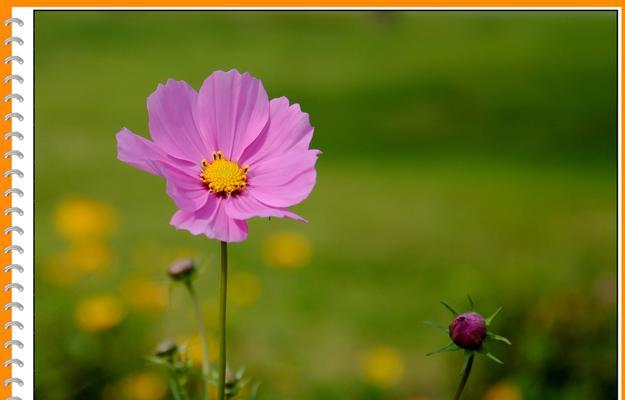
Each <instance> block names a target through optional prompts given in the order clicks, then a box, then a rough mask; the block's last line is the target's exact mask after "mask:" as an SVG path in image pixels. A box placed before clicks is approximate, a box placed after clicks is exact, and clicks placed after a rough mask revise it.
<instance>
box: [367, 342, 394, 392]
mask: <svg viewBox="0 0 625 400" xmlns="http://www.w3.org/2000/svg"><path fill="white" fill-rule="evenodd" d="M361 368H362V372H363V375H364V378H365V380H366V381H367V382H369V383H371V384H373V385H376V386H379V387H381V388H390V387H392V386H393V385H395V384H396V383H397V382H399V380H400V379H401V378H402V375H403V374H404V362H403V360H402V358H401V355H400V354H399V352H398V351H397V350H395V349H394V348H392V347H389V346H382V347H376V348H373V349H371V350H369V351H367V352H366V354H365V356H364V357H363V359H362V364H361Z"/></svg>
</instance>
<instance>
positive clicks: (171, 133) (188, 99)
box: [148, 79, 210, 164]
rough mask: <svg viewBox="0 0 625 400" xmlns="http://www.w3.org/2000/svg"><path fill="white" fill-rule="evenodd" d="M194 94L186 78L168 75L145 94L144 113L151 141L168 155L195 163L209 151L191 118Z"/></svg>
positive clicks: (194, 103) (195, 100) (194, 100)
mask: <svg viewBox="0 0 625 400" xmlns="http://www.w3.org/2000/svg"><path fill="white" fill-rule="evenodd" d="M197 96H198V95H197V92H196V91H195V89H193V88H192V87H191V86H189V85H188V84H187V83H186V82H184V81H175V80H173V79H170V80H168V81H167V83H166V84H165V85H162V84H161V85H158V87H157V88H156V91H154V93H152V94H151V95H150V96H149V97H148V113H149V115H150V134H151V135H152V138H153V139H154V142H155V143H156V144H158V145H159V146H160V147H161V148H163V149H167V152H168V153H169V154H170V155H173V156H175V157H178V158H182V159H186V160H189V161H192V162H195V163H197V164H199V163H200V162H201V161H202V159H204V158H207V157H209V156H210V151H209V146H208V141H207V140H205V139H204V138H203V137H202V135H201V134H200V131H199V129H198V128H197V125H196V121H195V119H194V118H195V114H196V111H195V108H196V104H197Z"/></svg>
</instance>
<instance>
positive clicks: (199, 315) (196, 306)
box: [186, 280, 210, 400]
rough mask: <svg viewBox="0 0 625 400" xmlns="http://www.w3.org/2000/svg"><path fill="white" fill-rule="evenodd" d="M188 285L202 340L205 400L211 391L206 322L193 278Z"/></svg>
mask: <svg viewBox="0 0 625 400" xmlns="http://www.w3.org/2000/svg"><path fill="white" fill-rule="evenodd" d="M186 287H187V290H189V296H190V297H191V302H192V303H193V309H194V311H195V320H196V323H197V330H198V332H199V334H200V339H201V341H202V378H203V379H204V400H208V398H209V391H210V390H209V387H210V361H209V358H208V338H207V336H206V330H205V329H204V324H203V323H202V311H201V310H200V302H199V300H198V298H197V294H196V292H195V289H194V288H193V283H192V282H191V280H189V281H187V283H186Z"/></svg>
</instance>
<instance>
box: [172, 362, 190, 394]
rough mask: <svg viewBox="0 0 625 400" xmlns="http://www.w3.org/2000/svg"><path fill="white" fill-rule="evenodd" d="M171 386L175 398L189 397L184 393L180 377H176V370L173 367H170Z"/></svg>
mask: <svg viewBox="0 0 625 400" xmlns="http://www.w3.org/2000/svg"><path fill="white" fill-rule="evenodd" d="M169 388H170V389H171V393H172V395H173V396H174V399H175V400H185V399H186V398H187V396H184V395H183V391H182V388H181V387H180V382H178V378H177V377H176V372H175V371H174V370H173V367H170V370H169Z"/></svg>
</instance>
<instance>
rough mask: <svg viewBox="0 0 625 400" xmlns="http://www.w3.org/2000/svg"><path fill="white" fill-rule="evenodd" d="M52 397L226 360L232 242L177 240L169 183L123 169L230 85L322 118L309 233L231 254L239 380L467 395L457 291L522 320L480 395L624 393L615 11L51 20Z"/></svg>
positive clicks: (46, 146)
mask: <svg viewBox="0 0 625 400" xmlns="http://www.w3.org/2000/svg"><path fill="white" fill-rule="evenodd" d="M35 19H36V25H35V36H36V43H35V56H36V57H35V73H36V86H35V90H36V98H35V111H36V120H37V123H36V126H35V130H36V141H35V150H36V162H35V168H36V203H35V204H36V215H37V219H36V274H35V275H36V277H35V279H36V346H37V352H36V368H35V369H36V370H35V377H36V395H37V398H41V399H47V400H48V399H49V400H56V399H136V400H158V399H163V398H168V397H167V396H168V394H167V393H166V387H165V386H164V385H165V383H166V381H165V380H164V376H163V375H162V371H161V370H160V369H159V368H157V367H154V366H151V365H150V364H149V363H148V362H147V361H146V357H147V356H148V355H149V354H150V352H151V351H152V349H153V348H154V347H155V346H156V344H157V343H158V342H159V341H160V340H161V339H163V338H166V337H172V338H176V339H177V340H179V341H181V342H185V343H187V344H188V345H189V356H190V357H191V359H192V360H194V362H196V361H197V357H198V353H199V352H198V350H199V347H198V342H197V337H196V335H195V334H194V332H195V329H194V323H193V318H192V317H193V315H192V312H191V309H190V306H189V303H188V299H187V296H186V293H185V292H184V290H182V288H180V287H174V288H171V287H170V285H169V283H168V282H167V279H166V276H165V274H164V271H165V269H166V268H167V266H168V265H169V264H170V262H171V261H173V260H174V259H176V258H177V257H180V256H192V257H194V258H195V259H196V260H198V261H199V262H200V263H201V266H202V273H201V275H200V276H199V279H198V282H197V285H198V290H199V292H200V296H201V298H202V310H203V313H204V317H205V319H206V324H207V327H208V329H209V334H210V336H211V356H213V357H214V356H215V354H216V353H215V335H216V321H217V315H216V306H217V302H216V291H217V285H218V282H217V276H218V274H217V271H218V267H217V264H216V262H217V260H218V244H217V243H216V242H215V241H211V240H207V239H206V238H204V237H194V236H192V235H190V234H189V233H187V232H184V231H176V230H175V229H174V228H173V227H171V226H169V224H168V221H169V218H170V216H171V215H172V214H173V212H174V210H175V207H174V205H173V203H172V201H171V200H170V199H169V198H168V197H167V196H166V194H165V190H164V183H163V182H162V181H161V180H160V179H158V178H156V177H153V176H149V175H147V174H145V173H143V172H140V171H137V170H135V169H133V168H131V167H129V166H127V165H125V164H122V163H121V162H119V161H117V159H116V144H115V139H114V134H115V133H116V132H117V131H118V130H119V129H120V128H121V127H123V126H126V127H128V128H130V129H131V130H133V131H135V132H137V133H140V134H143V135H146V136H147V135H148V134H149V133H148V128H147V111H146V107H145V100H146V97H147V96H148V95H149V94H150V93H151V92H152V91H153V90H154V89H155V88H156V85H157V84H158V83H160V82H165V81H166V80H167V79H168V78H175V79H183V80H186V81H188V82H189V83H191V84H192V85H193V86H194V87H196V88H198V87H199V85H200V84H201V82H202V81H203V79H204V78H205V77H206V76H207V75H209V74H210V73H211V72H212V71H214V70H217V69H224V70H228V69H230V68H237V69H239V70H240V71H249V72H251V73H252V74H253V75H255V76H256V77H258V78H260V79H262V81H263V83H264V85H265V88H266V89H267V91H268V93H269V96H270V97H279V96H283V95H286V96H288V97H289V98H290V99H291V101H293V102H297V103H300V104H301V106H302V108H303V110H304V111H306V112H308V113H310V116H311V121H312V123H313V125H314V126H315V128H316V130H315V137H314V139H313V147H314V148H319V149H322V150H323V152H324V154H323V156H322V157H321V158H320V160H319V162H318V172H319V175H318V183H317V187H316V189H315V190H314V192H313V194H312V195H311V197H310V198H309V199H308V200H307V201H305V202H304V203H302V204H301V205H298V206H297V207H295V208H294V209H295V210H296V211H297V212H298V213H300V214H301V215H303V216H305V217H306V218H308V219H309V220H310V221H311V222H310V224H307V225H306V224H300V223H297V222H293V221H282V220H271V221H267V220H253V221H252V222H251V224H250V236H249V240H247V241H246V242H244V243H240V244H234V245H232V246H231V251H230V259H231V269H230V271H231V283H230V285H231V286H230V289H231V302H230V309H229V327H230V337H229V350H230V356H231V358H230V364H231V365H232V366H233V367H241V366H244V367H246V368H247V373H248V374H250V375H251V376H253V377H255V378H256V379H258V380H262V382H263V383H262V386H261V395H260V398H261V399H271V400H287V399H298V400H309V399H310V400H313V399H315V400H317V399H327V400H333V399H336V400H339V399H341V400H343V399H354V400H381V399H385V400H386V399H390V400H430V399H448V398H450V397H451V394H452V392H453V390H454V389H455V385H457V382H458V380H459V370H460V367H461V365H462V355H461V354H460V353H450V354H442V355H437V356H434V357H426V356H425V353H427V352H428V351H431V350H434V349H437V348H439V347H442V346H444V345H446V344H447V343H448V339H447V338H446V337H445V334H444V333H441V332H439V331H437V330H435V329H433V328H431V327H429V326H427V325H425V324H424V323H423V321H424V320H434V321H438V322H440V323H443V324H447V323H448V322H449V320H450V316H449V315H448V313H447V312H446V310H445V309H443V308H442V307H441V306H440V304H439V300H446V301H448V302H450V303H451V304H452V305H454V306H455V307H456V308H460V309H466V308H467V307H468V305H467V301H466V295H467V294H471V295H472V296H473V298H474V299H475V301H476V303H477V309H478V311H481V312H482V313H484V314H490V313H491V312H493V311H494V310H495V309H496V308H497V307H498V306H503V307H504V308H503V311H502V313H501V314H500V316H499V317H498V318H497V319H496V320H495V323H494V330H495V331H496V332H498V333H500V334H502V335H505V336H507V337H508V338H510V340H511V341H512V342H513V346H511V347H508V346H506V345H504V344H501V345H498V344H496V345H494V346H493V347H492V351H493V353H494V354H496V355H497V356H498V357H499V358H501V359H502V360H504V361H505V362H506V364H505V365H503V366H501V365H497V364H495V363H493V362H491V361H489V360H487V359H485V358H479V359H478V360H477V363H476V366H475V369H474V374H473V375H472V377H471V379H470V382H469V385H468V389H467V392H466V395H465V396H466V399H467V400H469V399H484V400H519V399H526V400H532V399H616V388H617V386H616V385H617V376H616V366H617V353H616V350H617V336H616V251H617V247H616V233H617V231H616V229H617V228H616V211H617V210H616V195H617V193H616V179H617V175H616V165H617V155H616V151H617V147H616V140H617V136H616V135H617V91H616V88H617V86H616V82H617V80H616V79H617V75H616V74H617V69H616V67H617V59H616V55H617V53H616V46H617V41H616V40H617V19H616V13H614V12H392V13H391V12H299V13H298V12H115V11H97V12H86V11H85V12H58V11H50V12H47V11H38V12H37V13H36V17H35Z"/></svg>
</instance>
